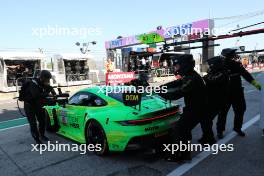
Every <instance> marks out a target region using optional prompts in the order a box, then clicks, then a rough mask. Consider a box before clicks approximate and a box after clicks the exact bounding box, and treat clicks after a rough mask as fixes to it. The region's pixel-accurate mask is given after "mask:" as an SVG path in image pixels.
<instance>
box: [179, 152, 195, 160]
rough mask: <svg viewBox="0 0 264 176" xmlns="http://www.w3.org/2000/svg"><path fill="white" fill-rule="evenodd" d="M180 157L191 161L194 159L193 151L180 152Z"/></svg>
mask: <svg viewBox="0 0 264 176" xmlns="http://www.w3.org/2000/svg"><path fill="white" fill-rule="evenodd" d="M179 158H180V160H181V161H191V160H192V156H191V152H189V151H185V152H180V157H179Z"/></svg>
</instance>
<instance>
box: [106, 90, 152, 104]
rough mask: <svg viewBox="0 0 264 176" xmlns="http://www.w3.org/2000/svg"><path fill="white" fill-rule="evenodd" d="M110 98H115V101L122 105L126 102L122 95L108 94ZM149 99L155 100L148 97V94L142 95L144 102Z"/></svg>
mask: <svg viewBox="0 0 264 176" xmlns="http://www.w3.org/2000/svg"><path fill="white" fill-rule="evenodd" d="M108 96H109V97H111V98H113V99H115V100H117V101H120V102H122V103H123V102H124V100H123V94H122V93H114V92H113V93H108ZM149 99H153V97H151V96H146V94H142V98H141V100H142V101H143V100H149Z"/></svg>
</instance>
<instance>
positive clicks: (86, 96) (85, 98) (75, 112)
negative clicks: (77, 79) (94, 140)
mask: <svg viewBox="0 0 264 176" xmlns="http://www.w3.org/2000/svg"><path fill="white" fill-rule="evenodd" d="M104 105H106V102H105V101H104V100H103V99H101V98H100V97H98V96H97V95H95V94H92V93H89V92H79V93H77V94H75V95H74V96H73V97H71V98H70V100H69V104H68V105H67V106H66V108H67V111H68V114H69V115H68V128H69V132H70V133H71V135H72V136H74V138H75V139H78V141H80V140H79V139H80V138H81V137H82V136H83V131H84V128H85V125H84V122H85V119H86V116H87V115H88V113H91V114H93V112H95V111H96V109H98V107H102V106H104Z"/></svg>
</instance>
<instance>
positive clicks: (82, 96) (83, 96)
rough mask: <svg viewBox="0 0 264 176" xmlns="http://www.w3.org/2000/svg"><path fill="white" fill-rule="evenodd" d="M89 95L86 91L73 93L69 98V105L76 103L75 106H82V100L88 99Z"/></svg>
mask: <svg viewBox="0 0 264 176" xmlns="http://www.w3.org/2000/svg"><path fill="white" fill-rule="evenodd" d="M90 97H91V96H90V95H89V94H88V93H86V92H81V93H77V94H75V95H73V96H72V97H71V98H70V100H69V104H70V105H76V106H82V104H83V103H84V102H86V101H87V100H89V99H90Z"/></svg>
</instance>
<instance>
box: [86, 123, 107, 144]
mask: <svg viewBox="0 0 264 176" xmlns="http://www.w3.org/2000/svg"><path fill="white" fill-rule="evenodd" d="M88 140H89V143H91V144H101V145H102V147H104V144H105V139H104V133H103V131H102V130H101V129H100V127H98V126H97V125H95V124H94V123H91V124H90V125H89V127H88Z"/></svg>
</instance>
